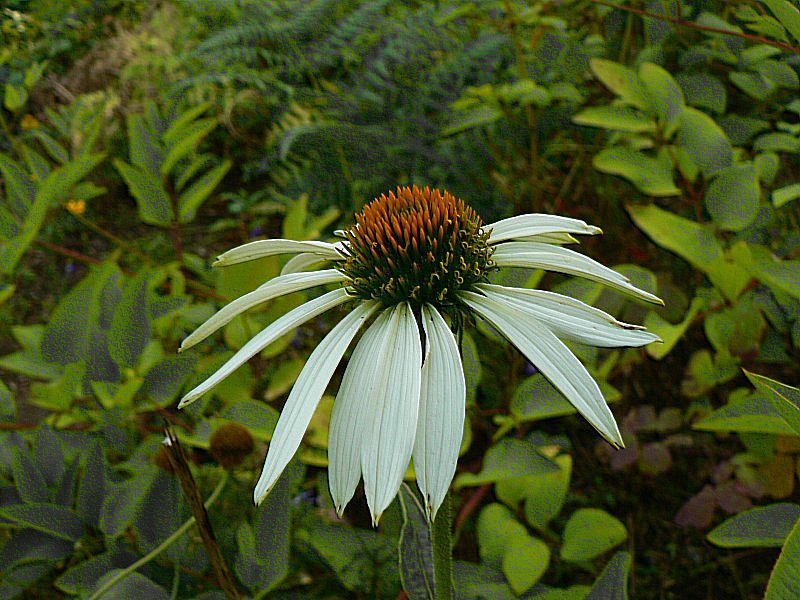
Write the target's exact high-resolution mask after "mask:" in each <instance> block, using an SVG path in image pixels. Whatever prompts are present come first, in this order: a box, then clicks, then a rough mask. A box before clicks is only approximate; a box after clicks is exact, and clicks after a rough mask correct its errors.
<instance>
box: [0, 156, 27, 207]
mask: <svg viewBox="0 0 800 600" xmlns="http://www.w3.org/2000/svg"><path fill="white" fill-rule="evenodd" d="M0 173H2V174H3V185H4V186H5V192H6V194H5V199H6V202H7V203H8V205H9V207H10V208H11V209H12V210H13V211H14V214H15V215H16V216H17V217H20V218H24V217H25V215H27V214H28V207H29V206H30V203H31V202H33V199H34V197H35V196H36V187H35V186H34V183H33V181H32V180H31V178H30V177H29V176H28V174H27V173H26V172H25V170H24V169H23V168H22V166H21V165H20V164H19V163H18V162H16V161H14V160H13V159H11V157H9V156H7V155H5V154H3V153H0Z"/></svg>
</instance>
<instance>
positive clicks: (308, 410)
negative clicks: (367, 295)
mask: <svg viewBox="0 0 800 600" xmlns="http://www.w3.org/2000/svg"><path fill="white" fill-rule="evenodd" d="M377 308H378V303H377V302H375V301H370V302H364V303H362V304H359V305H358V306H357V307H356V308H354V309H353V310H352V311H351V312H350V313H348V314H347V316H345V317H344V318H343V319H342V320H341V321H339V323H337V325H336V327H334V328H333V329H331V331H330V333H328V335H326V336H325V337H324V338H323V339H322V341H321V342H320V343H319V345H318V346H317V347H316V348H314V351H313V352H312V353H311V356H309V357H308V362H306V365H305V366H304V367H303V370H302V371H301V372H300V376H299V377H298V378H297V381H296V382H295V384H294V387H293V388H292V391H291V392H290V393H289V397H288V398H287V399H286V404H285V405H284V407H283V410H282V411H281V416H280V418H279V419H278V424H277V425H276V426H275V433H274V434H273V436H272V440H271V441H270V444H269V451H268V452H267V458H266V460H265V461H264V468H263V470H262V471H261V477H259V478H258V483H257V484H256V488H255V491H254V492H253V499H254V500H255V503H256V504H259V503H261V501H262V500H264V498H265V497H266V496H267V494H269V492H270V490H271V489H272V486H273V485H275V482H276V481H277V480H278V477H280V475H281V473H283V470H284V469H285V468H286V465H287V463H288V462H289V461H290V460H291V459H292V457H293V456H294V453H295V452H297V448H298V447H299V446H300V441H301V440H302V439H303V435H305V432H306V428H307V427H308V422H309V421H310V420H311V417H312V415H313V414H314V411H315V410H316V408H317V404H319V399H320V398H322V394H323V393H324V392H325V388H326V387H328V382H330V380H331V377H332V376H333V372H334V371H335V370H336V366H337V365H338V364H339V361H340V360H341V359H342V355H343V354H344V353H345V351H346V350H347V347H348V346H349V345H350V342H352V341H353V338H354V337H355V335H356V333H358V330H359V329H361V327H362V326H363V325H364V322H365V321H366V320H367V319H368V318H369V317H370V315H372V313H374V312H375V311H376V310H377Z"/></svg>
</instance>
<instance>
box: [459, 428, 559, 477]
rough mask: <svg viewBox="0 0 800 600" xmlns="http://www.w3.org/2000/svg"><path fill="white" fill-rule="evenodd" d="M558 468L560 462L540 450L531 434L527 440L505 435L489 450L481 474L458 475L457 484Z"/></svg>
mask: <svg viewBox="0 0 800 600" xmlns="http://www.w3.org/2000/svg"><path fill="white" fill-rule="evenodd" d="M558 470H559V467H558V465H557V464H555V463H554V462H552V461H550V460H548V459H547V458H545V457H544V456H542V455H541V454H540V453H539V452H538V451H537V449H536V445H535V440H534V439H533V438H532V437H531V438H528V440H526V441H522V440H515V439H511V438H503V439H502V440H500V441H499V442H498V443H497V444H495V445H494V446H492V447H491V448H489V450H487V452H486V457H485V458H484V461H483V468H482V469H481V471H480V472H479V473H475V474H473V473H461V474H460V475H459V476H458V477H456V480H455V483H454V486H455V487H456V489H458V488H461V487H469V486H477V485H484V484H486V483H494V482H496V481H500V480H503V479H510V478H513V477H519V476H521V475H538V474H542V473H553V472H557V471H558Z"/></svg>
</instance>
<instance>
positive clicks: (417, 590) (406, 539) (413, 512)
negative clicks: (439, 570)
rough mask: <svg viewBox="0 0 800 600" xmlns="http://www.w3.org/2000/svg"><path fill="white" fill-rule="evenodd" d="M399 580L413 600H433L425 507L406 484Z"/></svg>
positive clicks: (403, 488)
mask: <svg viewBox="0 0 800 600" xmlns="http://www.w3.org/2000/svg"><path fill="white" fill-rule="evenodd" d="M399 498H400V506H401V508H402V510H403V526H402V529H401V530H400V546H399V547H400V552H399V553H400V580H401V581H402V582H403V589H404V590H405V592H406V593H407V594H408V597H409V598H411V599H412V600H416V599H418V598H420V599H422V598H427V599H430V600H434V589H435V584H434V575H433V541H432V540H431V529H430V526H429V525H428V519H427V517H426V516H425V508H424V507H423V506H422V503H421V502H420V501H419V499H418V498H417V497H416V496H415V495H414V492H413V491H412V490H411V488H409V487H408V485H407V484H405V483H403V484H402V485H401V486H400V494H399Z"/></svg>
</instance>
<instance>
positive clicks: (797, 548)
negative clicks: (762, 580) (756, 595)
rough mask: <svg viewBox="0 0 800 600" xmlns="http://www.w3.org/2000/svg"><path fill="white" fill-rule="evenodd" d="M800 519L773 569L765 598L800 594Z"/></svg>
mask: <svg viewBox="0 0 800 600" xmlns="http://www.w3.org/2000/svg"><path fill="white" fill-rule="evenodd" d="M798 573H800V520H798V521H796V522H795V525H794V528H792V531H791V533H789V536H788V537H787V538H786V543H784V545H783V549H782V550H781V554H780V556H778V562H776V563H775V568H773V569H772V574H771V575H770V577H769V583H767V593H766V594H765V595H764V600H794V599H795V598H797V597H798V595H800V582H798V579H797V574H798Z"/></svg>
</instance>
